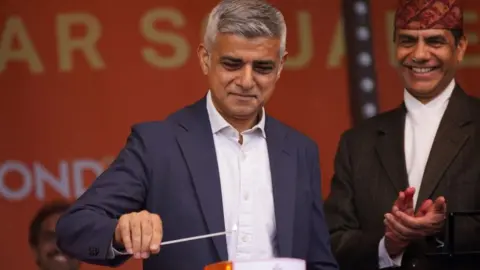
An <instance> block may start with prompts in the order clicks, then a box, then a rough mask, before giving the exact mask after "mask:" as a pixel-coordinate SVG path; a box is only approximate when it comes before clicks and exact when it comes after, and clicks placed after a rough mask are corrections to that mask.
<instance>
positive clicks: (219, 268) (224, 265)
mask: <svg viewBox="0 0 480 270" xmlns="http://www.w3.org/2000/svg"><path fill="white" fill-rule="evenodd" d="M203 270H232V262H219V263H214V264H210V265H207V266H205V268H203Z"/></svg>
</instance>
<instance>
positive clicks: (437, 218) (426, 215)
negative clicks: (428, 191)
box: [385, 197, 447, 241]
mask: <svg viewBox="0 0 480 270" xmlns="http://www.w3.org/2000/svg"><path fill="white" fill-rule="evenodd" d="M394 208H395V207H394ZM446 208H447V207H446V203H445V198H444V197H438V198H437V199H436V200H435V202H432V201H431V200H426V201H425V202H424V203H423V204H422V206H421V207H420V209H419V210H418V211H417V214H416V215H415V216H411V215H407V214H406V213H404V212H402V211H400V210H399V209H398V208H395V209H394V210H393V214H391V213H388V214H386V215H385V217H386V225H387V226H388V227H389V228H390V229H391V231H392V232H394V233H395V235H396V236H397V237H398V238H399V239H400V240H402V241H412V240H416V239H420V238H423V237H425V236H429V235H433V234H435V233H437V232H439V231H440V230H441V228H442V227H443V225H444V222H445V215H446Z"/></svg>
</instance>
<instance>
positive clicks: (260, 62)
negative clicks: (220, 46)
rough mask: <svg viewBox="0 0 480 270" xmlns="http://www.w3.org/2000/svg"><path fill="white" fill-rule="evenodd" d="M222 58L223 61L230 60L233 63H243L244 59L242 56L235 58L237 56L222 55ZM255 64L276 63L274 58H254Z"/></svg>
mask: <svg viewBox="0 0 480 270" xmlns="http://www.w3.org/2000/svg"><path fill="white" fill-rule="evenodd" d="M220 60H221V61H229V62H233V63H243V60H242V59H240V58H235V57H232V56H222V57H220ZM253 64H257V65H262V66H263V65H265V66H266V65H275V61H273V60H254V61H253Z"/></svg>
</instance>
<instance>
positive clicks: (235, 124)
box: [56, 0, 337, 270]
mask: <svg viewBox="0 0 480 270" xmlns="http://www.w3.org/2000/svg"><path fill="white" fill-rule="evenodd" d="M285 43H286V26H285V21H284V19H283V16H282V14H281V13H280V12H279V11H278V10H277V9H275V8H274V7H272V6H270V5H269V4H267V3H265V2H263V1H258V0H237V1H222V2H220V3H219V4H218V5H217V6H216V7H215V8H214V9H213V10H212V12H211V14H210V17H209V21H208V25H207V29H206V33H205V38H204V42H203V43H202V44H201V45H200V46H199V48H198V57H199V61H200V65H201V68H202V70H203V72H204V74H205V75H206V76H207V77H208V81H209V84H210V90H209V91H208V93H207V95H206V96H205V97H204V98H203V99H201V100H200V101H198V102H196V103H195V104H192V105H190V106H187V107H185V108H183V109H181V110H179V111H177V112H175V113H173V114H172V115H170V116H168V117H167V118H166V119H165V120H164V121H159V122H149V123H142V124H137V125H135V126H133V128H132V130H131V134H130V136H129V138H128V140H127V143H126V145H125V146H124V148H123V149H122V151H121V152H120V153H119V155H118V157H117V158H116V160H115V161H114V162H113V163H112V164H111V166H110V167H109V168H108V169H107V170H106V171H105V172H104V173H103V174H102V175H101V176H100V177H99V178H98V179H96V181H95V182H94V183H93V184H92V185H91V187H90V188H89V189H88V190H87V191H86V192H85V193H84V194H83V195H82V196H81V197H80V198H79V199H78V200H77V201H76V202H75V204H74V205H73V207H72V208H71V209H70V210H69V211H68V212H67V213H66V214H65V215H63V216H62V217H61V219H60V220H59V222H58V224H57V228H56V229H57V234H58V245H59V247H60V248H61V249H62V250H63V251H64V252H65V253H66V254H69V255H71V256H73V257H75V258H78V259H80V260H81V261H84V262H87V263H93V264H98V265H109V266H117V265H120V264H122V263H123V262H125V261H126V260H127V259H129V258H130V257H132V256H133V257H134V258H137V259H144V261H143V262H144V269H152V270H153V269H155V270H159V269H161V270H168V269H175V270H192V269H203V268H204V267H205V266H206V265H208V264H212V263H215V262H219V261H226V260H258V259H267V258H273V257H290V258H300V259H303V260H305V261H306V262H307V265H308V266H307V268H308V269H322V270H330V269H337V264H336V261H335V259H334V257H333V255H332V253H331V250H330V242H329V233H328V229H327V227H326V223H325V220H324V214H323V205H322V198H321V190H320V186H321V185H320V169H319V157H318V156H319V154H318V149H317V145H316V143H315V142H314V141H312V140H311V139H309V138H308V137H306V136H304V135H302V134H301V133H299V132H297V131H295V130H294V129H292V128H290V127H287V126H286V125H284V124H282V123H280V122H279V121H278V120H275V119H274V118H272V117H270V116H268V115H267V114H266V113H265V110H264V104H265V103H266V102H267V100H268V99H269V98H270V97H271V95H272V94H273V91H274V88H275V84H276V82H277V80H278V78H279V77H280V73H281V70H282V67H283V64H284V61H285V59H286V55H287V53H286V51H285ZM224 231H231V232H230V233H228V234H227V235H226V236H217V237H213V238H205V239H200V240H194V241H190V242H183V243H177V244H172V245H166V246H163V247H161V242H162V241H168V240H174V239H179V238H184V237H191V236H197V235H203V234H209V233H217V232H224ZM160 248H161V251H160Z"/></svg>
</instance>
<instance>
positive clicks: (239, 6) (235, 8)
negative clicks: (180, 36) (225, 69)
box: [204, 0, 287, 57]
mask: <svg viewBox="0 0 480 270" xmlns="http://www.w3.org/2000/svg"><path fill="white" fill-rule="evenodd" d="M218 33H223V34H227V33H228V34H234V35H239V36H243V37H246V38H255V37H275V38H279V39H280V57H282V56H283V54H284V52H285V49H286V43H287V26H286V24H285V19H284V17H283V15H282V13H281V12H280V11H279V10H278V9H276V8H275V7H273V6H272V5H270V4H268V3H267V2H266V1H264V0H223V1H221V2H220V3H219V4H218V5H217V6H216V7H215V8H213V10H212V11H211V12H210V16H209V17H208V23H207V27H206V30H205V35H204V44H205V47H206V48H207V49H208V50H210V49H211V48H212V44H213V43H214V42H215V38H216V36H217V34H218Z"/></svg>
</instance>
